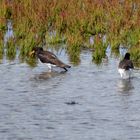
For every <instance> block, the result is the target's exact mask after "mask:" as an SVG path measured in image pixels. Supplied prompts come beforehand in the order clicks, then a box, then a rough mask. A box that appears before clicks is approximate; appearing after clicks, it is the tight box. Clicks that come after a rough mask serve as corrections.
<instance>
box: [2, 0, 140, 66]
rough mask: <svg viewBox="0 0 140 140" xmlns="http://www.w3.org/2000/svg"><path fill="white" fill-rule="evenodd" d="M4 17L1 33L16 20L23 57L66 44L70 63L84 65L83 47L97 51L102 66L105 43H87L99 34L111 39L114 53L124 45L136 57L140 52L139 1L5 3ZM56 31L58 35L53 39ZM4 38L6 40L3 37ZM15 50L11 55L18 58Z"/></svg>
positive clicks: (34, 0) (26, 0) (7, 0)
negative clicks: (8, 22) (41, 48)
mask: <svg viewBox="0 0 140 140" xmlns="http://www.w3.org/2000/svg"><path fill="white" fill-rule="evenodd" d="M0 17H2V18H0V21H2V22H0V31H4V30H5V27H6V22H5V21H6V19H12V21H13V28H14V33H15V38H16V44H15V45H14V46H17V47H18V48H19V49H20V56H22V57H28V53H29V51H30V50H31V49H32V47H33V46H42V45H44V44H46V43H48V44H58V43H66V44H67V48H66V49H67V52H68V54H69V57H70V60H71V61H72V62H74V63H75V64H76V63H78V62H79V61H80V52H81V50H82V47H83V46H84V48H87V49H89V48H90V49H91V50H93V49H94V53H93V60H94V61H96V60H97V63H100V61H101V58H102V57H104V54H105V48H106V47H105V46H104V44H103V43H102V42H101V41H100V43H98V42H97V41H96V42H95V44H94V45H89V44H87V43H85V42H88V40H89V37H90V36H95V37H96V36H98V35H99V34H101V35H104V34H106V35H107V37H108V42H109V43H110V44H111V48H112V51H113V52H117V51H118V49H119V46H120V44H124V45H125V46H126V47H128V48H129V49H131V51H132V53H133V55H134V54H135V53H136V54H137V51H138V50H139V47H138V48H136V47H135V46H136V44H137V43H138V41H139V40H140V21H139V17H140V2H139V1H137V0H128V1H118V0H113V1H99V0H94V1H93V0H69V1H68V2H67V1H66V0H61V1H57V0H46V1H44V0H40V1H38V0H14V1H10V0H1V1H0ZM53 31H55V35H53V36H51V35H50V33H51V32H53ZM0 38H1V39H2V38H3V35H2V34H1V33H0ZM10 44H11V45H13V44H12V43H10ZM101 46H102V47H101ZM8 48H9V47H8ZM11 48H13V47H11ZM11 48H10V49H9V51H10V50H11V51H12V53H11V54H14V52H15V51H14V49H13V50H12V49H11ZM8 54H10V52H9V53H8ZM134 59H137V61H138V60H139V59H140V58H139V57H138V58H136V57H134Z"/></svg>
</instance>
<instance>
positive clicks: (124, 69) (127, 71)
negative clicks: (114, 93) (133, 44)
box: [118, 52, 134, 79]
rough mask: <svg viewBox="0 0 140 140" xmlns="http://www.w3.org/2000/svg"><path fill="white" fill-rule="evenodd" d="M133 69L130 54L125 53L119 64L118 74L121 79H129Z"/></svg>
mask: <svg viewBox="0 0 140 140" xmlns="http://www.w3.org/2000/svg"><path fill="white" fill-rule="evenodd" d="M133 69H134V66H133V62H132V60H130V53H128V52H127V53H126V54H125V56H124V58H123V60H121V61H120V62H119V65H118V72H119V73H120V75H121V78H123V79H128V78H130V77H131V73H132V70H133Z"/></svg>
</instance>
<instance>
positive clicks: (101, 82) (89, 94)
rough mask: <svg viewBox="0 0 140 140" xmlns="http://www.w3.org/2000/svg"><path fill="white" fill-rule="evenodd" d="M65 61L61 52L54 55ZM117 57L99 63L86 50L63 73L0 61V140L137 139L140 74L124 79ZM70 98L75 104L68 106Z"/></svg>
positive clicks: (41, 66) (139, 118) (139, 107)
mask: <svg viewBox="0 0 140 140" xmlns="http://www.w3.org/2000/svg"><path fill="white" fill-rule="evenodd" d="M57 55H58V56H59V58H61V59H62V60H63V61H64V62H68V58H67V56H66V55H65V54H64V53H61V54H57ZM118 61H119V60H118V59H116V58H114V57H110V58H109V59H108V60H107V61H104V62H103V63H102V65H101V66H97V65H95V64H93V63H92V62H91V55H90V53H89V52H86V51H84V52H83V53H82V54H81V64H80V65H78V66H72V68H71V69H70V70H69V71H68V72H66V73H64V72H60V69H57V68H55V72H51V73H49V72H48V69H47V67H46V65H44V64H41V63H40V62H39V63H38V66H37V67H35V68H31V67H30V66H28V65H27V64H25V63H19V62H18V60H17V59H16V60H15V61H12V62H8V61H7V60H3V61H2V63H1V64H0V77H1V80H0V139H1V140H139V139H140V89H139V83H140V72H139V71H135V72H134V77H133V78H132V79H131V80H130V81H129V80H122V79H120V76H119V74H118V72H117V65H118ZM72 102H73V104H72Z"/></svg>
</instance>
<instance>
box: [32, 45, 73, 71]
mask: <svg viewBox="0 0 140 140" xmlns="http://www.w3.org/2000/svg"><path fill="white" fill-rule="evenodd" d="M33 54H34V55H36V56H37V57H38V58H39V60H40V61H41V62H42V63H47V65H48V67H49V69H50V70H51V69H52V66H57V67H60V68H63V69H64V70H65V71H67V68H70V67H71V66H70V65H67V64H65V63H63V62H62V61H61V60H59V59H58V58H57V56H56V55H55V54H53V53H52V52H50V51H44V50H43V48H41V47H34V48H33V49H32V52H30V55H33Z"/></svg>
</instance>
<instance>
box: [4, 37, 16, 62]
mask: <svg viewBox="0 0 140 140" xmlns="http://www.w3.org/2000/svg"><path fill="white" fill-rule="evenodd" d="M6 57H7V58H8V59H9V60H13V59H15V57H16V46H15V42H14V39H13V38H10V39H9V40H8V41H7V43H6Z"/></svg>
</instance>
